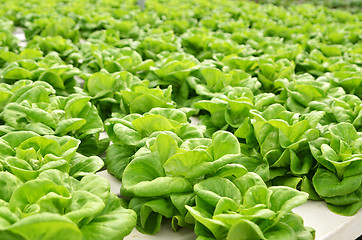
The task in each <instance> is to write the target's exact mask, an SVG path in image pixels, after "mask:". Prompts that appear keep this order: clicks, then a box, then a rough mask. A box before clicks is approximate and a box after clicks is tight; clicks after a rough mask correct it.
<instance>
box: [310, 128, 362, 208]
mask: <svg viewBox="0 0 362 240" xmlns="http://www.w3.org/2000/svg"><path fill="white" fill-rule="evenodd" d="M309 145H310V149H311V152H312V154H313V156H314V158H315V159H316V160H317V161H318V163H319V164H320V166H319V167H318V170H317V172H316V173H315V175H314V176H313V186H314V188H315V190H316V192H317V193H318V194H319V195H320V196H321V197H322V198H323V199H324V200H325V201H326V202H327V203H328V207H329V209H331V210H332V211H333V212H336V213H338V214H342V215H353V214H355V213H356V212H357V211H358V210H359V209H360V208H361V204H362V199H361V174H362V172H361V170H360V169H361V164H362V155H361V152H362V142H361V136H360V133H359V132H357V131H356V129H355V128H354V127H353V125H352V124H350V123H339V124H336V125H332V126H330V127H329V129H328V133H326V137H323V138H318V139H316V140H314V141H312V142H310V143H309Z"/></svg>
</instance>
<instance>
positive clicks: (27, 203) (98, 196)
mask: <svg viewBox="0 0 362 240" xmlns="http://www.w3.org/2000/svg"><path fill="white" fill-rule="evenodd" d="M0 183H1V186H4V187H5V188H4V189H6V191H2V192H1V195H0V209H1V212H2V214H1V215H0V219H1V221H0V236H1V238H3V239H6V238H8V239H11V238H12V239H14V238H16V239H24V240H25V239H30V240H35V239H39V238H41V239H54V238H57V239H79V240H80V239H95V238H96V239H119V238H123V237H124V236H126V235H128V234H129V233H130V232H131V231H132V229H133V228H134V226H135V224H136V215H135V213H134V212H133V211H132V210H129V209H124V208H123V207H122V204H121V200H120V199H119V198H118V197H117V196H116V195H114V194H113V193H111V192H110V186H109V183H108V182H107V180H106V179H104V178H102V177H100V176H97V175H94V174H89V175H86V176H85V177H83V178H82V179H81V180H80V181H79V180H76V179H75V178H73V177H71V176H69V175H68V174H66V173H63V172H60V171H59V170H55V169H52V170H46V171H44V172H42V173H40V174H39V176H38V177H37V178H36V179H34V180H30V181H27V182H25V183H22V182H21V181H20V180H19V179H18V178H17V177H16V176H14V175H12V174H10V173H8V172H0ZM105 230H106V231H107V235H105V234H104V231H105Z"/></svg>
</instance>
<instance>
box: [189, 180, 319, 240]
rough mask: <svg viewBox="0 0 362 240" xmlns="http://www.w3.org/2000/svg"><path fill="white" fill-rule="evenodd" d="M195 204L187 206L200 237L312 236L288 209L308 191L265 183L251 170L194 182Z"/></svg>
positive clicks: (268, 237) (302, 201)
mask: <svg viewBox="0 0 362 240" xmlns="http://www.w3.org/2000/svg"><path fill="white" fill-rule="evenodd" d="M194 190H195V193H196V200H195V202H196V206H194V207H191V206H186V208H187V209H188V211H189V212H190V214H191V215H192V216H193V217H194V218H195V220H196V223H195V233H196V235H197V236H198V237H199V238H201V239H228V240H232V239H314V230H313V229H311V228H307V227H304V225H303V220H302V219H301V217H300V216H298V215H297V214H295V213H293V212H292V211H291V210H292V209H293V208H294V207H297V206H299V205H302V204H303V203H305V202H306V201H307V198H308V194H306V193H303V192H299V191H297V190H294V189H292V188H289V187H283V186H278V187H277V186H273V187H269V188H268V187H267V186H266V185H265V183H264V182H263V181H262V179H261V178H260V177H259V176H258V175H257V174H253V173H244V174H242V175H241V176H237V177H235V176H232V175H231V176H227V177H224V178H222V177H219V176H215V177H212V178H208V179H206V180H203V181H201V182H199V183H198V184H196V185H195V186H194Z"/></svg>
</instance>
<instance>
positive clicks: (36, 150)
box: [0, 131, 103, 181]
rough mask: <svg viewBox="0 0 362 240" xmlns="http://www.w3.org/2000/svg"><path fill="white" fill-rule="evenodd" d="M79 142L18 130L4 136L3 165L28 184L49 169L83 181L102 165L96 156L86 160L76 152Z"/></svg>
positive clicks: (67, 138)
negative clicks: (84, 177) (83, 178)
mask: <svg viewBox="0 0 362 240" xmlns="http://www.w3.org/2000/svg"><path fill="white" fill-rule="evenodd" d="M79 144H80V140H78V139H75V138H72V137H69V136H63V137H56V136H53V135H48V136H40V135H38V134H36V133H34V132H30V131H29V132H26V131H17V132H11V133H8V134H6V135H4V136H2V137H1V149H2V154H1V157H0V158H1V160H0V161H1V162H2V165H3V167H4V169H6V170H7V171H9V172H11V173H12V174H14V175H15V176H17V177H18V178H19V179H21V180H22V181H29V180H32V179H35V178H37V176H38V175H39V174H40V173H41V172H43V171H45V170H48V169H57V170H59V171H62V172H65V173H68V174H69V175H70V176H72V177H74V178H80V177H83V176H84V175H87V174H89V173H95V172H96V171H98V170H99V169H101V168H102V166H103V161H102V160H101V159H100V158H99V157H97V156H92V157H85V156H83V155H82V154H79V153H77V152H76V150H77V149H78V147H79Z"/></svg>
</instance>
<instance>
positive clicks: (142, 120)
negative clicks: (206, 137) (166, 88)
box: [105, 108, 203, 179]
mask: <svg viewBox="0 0 362 240" xmlns="http://www.w3.org/2000/svg"><path fill="white" fill-rule="evenodd" d="M105 129H106V132H107V134H108V136H109V138H110V140H111V141H112V143H113V144H112V145H111V146H110V147H109V148H108V150H107V158H106V161H105V163H106V165H107V170H108V171H109V172H110V173H111V174H113V175H114V176H116V177H117V178H119V179H121V178H122V174H123V171H124V169H125V167H126V166H127V165H128V163H129V162H130V160H131V159H132V156H133V155H134V153H135V152H136V151H137V150H139V149H140V148H142V147H144V146H145V145H146V144H147V142H148V141H150V139H153V138H155V137H157V135H158V134H160V133H165V134H168V135H170V136H172V137H174V138H175V139H177V141H178V142H180V141H182V140H186V139H190V138H202V137H203V129H200V128H198V127H195V126H192V125H191V124H190V123H188V122H187V116H186V114H185V113H184V112H182V111H180V110H178V109H167V108H164V109H163V108H153V109H152V110H151V111H149V112H148V113H145V114H144V115H143V116H142V115H140V114H130V115H127V116H125V117H123V118H111V119H108V120H107V121H106V122H105Z"/></svg>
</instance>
